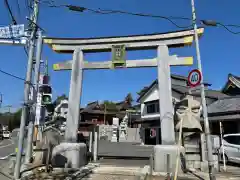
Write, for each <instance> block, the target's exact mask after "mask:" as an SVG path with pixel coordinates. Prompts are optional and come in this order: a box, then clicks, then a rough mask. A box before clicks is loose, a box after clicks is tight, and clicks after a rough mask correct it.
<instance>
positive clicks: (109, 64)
mask: <svg viewBox="0 0 240 180" xmlns="http://www.w3.org/2000/svg"><path fill="white" fill-rule="evenodd" d="M203 32H204V29H203V28H199V29H198V35H199V36H201V35H202V34H203ZM193 37H194V31H193V30H191V29H190V30H183V31H175V32H169V33H161V34H148V35H137V36H125V37H104V38H82V39H72V38H45V39H44V42H45V43H46V44H48V45H50V47H51V48H52V50H53V51H55V52H58V53H73V60H70V61H66V62H63V63H58V64H54V66H53V68H54V70H72V73H71V83H70V92H69V106H68V108H69V110H68V115H67V124H66V126H67V127H66V132H65V140H66V141H67V142H76V137H77V129H78V124H79V118H80V117H79V116H80V112H79V111H80V103H79V102H80V101H81V94H82V81H83V76H82V74H83V70H84V69H95V70H96V69H110V68H143V67H157V68H158V87H159V104H160V106H159V108H160V124H161V139H162V144H165V145H172V144H175V133H174V122H173V105H172V93H171V92H172V91H171V73H170V66H189V65H192V64H193V58H192V57H177V56H176V55H172V56H171V55H169V48H176V47H183V46H186V45H191V44H192V42H193ZM117 48H118V49H117ZM142 49H157V52H158V53H157V58H153V59H145V60H126V61H124V60H123V59H124V55H125V52H127V51H129V50H142ZM107 51H112V52H113V54H114V58H113V61H103V62H88V61H86V60H85V59H84V53H88V52H107ZM116 51H118V52H119V51H120V52H121V53H120V56H117V53H116ZM118 55H119V54H118Z"/></svg>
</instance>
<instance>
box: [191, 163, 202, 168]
mask: <svg viewBox="0 0 240 180" xmlns="http://www.w3.org/2000/svg"><path fill="white" fill-rule="evenodd" d="M193 168H194V169H201V162H200V161H194V163H193Z"/></svg>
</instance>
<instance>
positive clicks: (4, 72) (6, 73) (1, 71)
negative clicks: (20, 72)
mask: <svg viewBox="0 0 240 180" xmlns="http://www.w3.org/2000/svg"><path fill="white" fill-rule="evenodd" d="M0 73H3V74H5V75H8V76H11V77H13V78H16V79H19V80H21V81H25V79H24V78H21V77H19V76H16V75H14V74H11V73H8V72H6V71H3V70H1V69H0Z"/></svg>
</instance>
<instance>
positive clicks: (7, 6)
mask: <svg viewBox="0 0 240 180" xmlns="http://www.w3.org/2000/svg"><path fill="white" fill-rule="evenodd" d="M4 3H5V6H6V8H7V10H8V12H9V14H10V17H11V20H12V23H13V24H14V25H16V24H17V21H16V19H15V17H14V16H13V13H12V10H11V8H10V6H9V3H8V0H4Z"/></svg>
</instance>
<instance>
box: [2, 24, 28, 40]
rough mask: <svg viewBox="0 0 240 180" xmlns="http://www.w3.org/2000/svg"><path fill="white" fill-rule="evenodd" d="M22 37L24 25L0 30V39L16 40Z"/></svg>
mask: <svg viewBox="0 0 240 180" xmlns="http://www.w3.org/2000/svg"><path fill="white" fill-rule="evenodd" d="M23 35H24V24H20V25H12V26H7V27H1V28H0V38H17V37H20V36H23Z"/></svg>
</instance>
